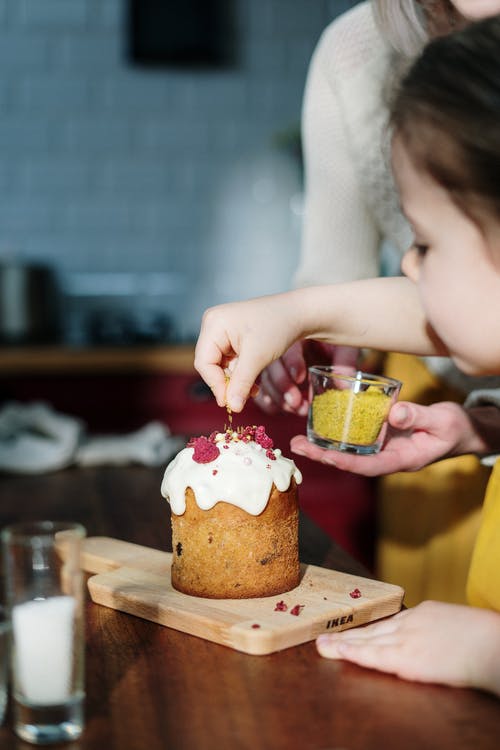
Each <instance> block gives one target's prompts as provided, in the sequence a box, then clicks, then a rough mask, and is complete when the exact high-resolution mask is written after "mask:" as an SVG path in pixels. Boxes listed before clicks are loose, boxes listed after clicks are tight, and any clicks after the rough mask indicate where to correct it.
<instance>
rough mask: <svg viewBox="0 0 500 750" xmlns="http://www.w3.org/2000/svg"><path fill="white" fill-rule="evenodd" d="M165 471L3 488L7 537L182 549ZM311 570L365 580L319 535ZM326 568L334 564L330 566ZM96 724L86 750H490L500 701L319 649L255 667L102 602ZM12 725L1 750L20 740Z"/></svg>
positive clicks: (90, 648) (263, 660) (311, 539)
mask: <svg viewBox="0 0 500 750" xmlns="http://www.w3.org/2000/svg"><path fill="white" fill-rule="evenodd" d="M160 479H161V471H160V470H149V469H143V468H125V469H117V468H114V469H113V468H100V469H86V470H82V469H75V470H73V469H71V470H67V471H63V472H59V473H56V474H52V475H49V476H46V477H5V476H4V477H0V525H1V526H4V525H5V524H7V523H11V522H13V521H19V520H28V519H42V518H50V519H52V520H75V521H80V522H81V523H83V524H84V525H85V526H86V528H87V532H88V534H89V536H91V535H92V536H93V535H101V534H102V535H108V536H113V537H118V538H121V539H126V540H128V541H132V542H137V543H139V544H144V545H149V546H152V547H157V548H160V549H165V550H166V549H169V531H168V523H169V520H168V519H169V513H168V505H167V504H166V503H165V501H164V500H163V499H162V498H161V497H160V493H159V486H160ZM301 544H302V558H303V560H304V561H306V562H311V563H316V564H321V563H323V564H327V565H328V566H329V567H336V568H338V569H342V570H348V571H351V572H354V573H358V574H359V573H361V574H363V571H362V570H361V569H360V566H359V565H357V564H356V563H355V561H354V560H352V559H351V558H349V557H348V556H347V555H346V554H345V553H344V552H343V551H342V550H341V549H340V548H338V547H336V546H335V545H331V544H330V542H329V540H328V539H327V538H325V536H324V535H323V533H322V532H320V531H319V530H317V529H316V527H313V526H312V525H311V524H310V523H307V522H304V524H303V527H302V542H301ZM325 561H326V562H325ZM86 714H87V723H86V728H85V731H84V734H83V736H82V738H81V739H80V740H79V741H77V742H75V743H72V744H68V745H64V746H60V747H68V748H72V749H73V750H90V749H92V750H108V749H109V750H115V749H116V750H129V749H130V750H216V749H217V750H295V749H297V750H402V749H403V748H404V750H417V749H418V750H422V749H423V748H425V750H429V749H430V748H439V750H443V749H447V748H449V749H450V750H460V749H461V748H463V749H464V750H465V749H466V748H467V750H470V748H474V750H486V749H490V748H491V750H493V749H495V750H496V749H497V748H498V747H499V743H500V701H498V700H497V699H496V698H494V697H493V696H490V695H487V694H484V693H481V692H476V691H473V690H462V689H454V688H446V687H440V686H435V685H418V684H413V683H410V682H404V681H402V680H398V679H397V678H396V677H392V676H390V675H384V674H378V673H376V672H373V671H369V670H365V669H362V668H359V667H356V666H354V665H350V664H347V663H342V662H334V661H330V660H327V659H323V658H321V657H320V656H319V655H318V654H317V652H316V649H315V646H314V644H313V643H308V644H305V645H303V646H298V647H295V648H291V649H287V650H285V651H282V652H279V653H276V654H271V655H269V656H248V655H246V654H242V653H238V652H236V651H232V650H231V649H228V648H225V647H223V646H218V645H215V644H213V643H210V642H208V641H204V640H201V639H199V638H195V637H193V636H188V635H185V634H183V633H180V632H177V631H174V630H170V629H168V628H163V627H161V626H159V625H154V624H153V623H150V622H146V621H143V620H140V619H138V618H134V617H131V616H129V615H125V614H122V613H120V612H115V611H113V610H110V609H106V608H104V607H99V606H97V605H94V604H93V603H92V602H90V601H89V602H88V605H87V701H86ZM9 723H10V716H9V715H8V716H7V719H6V722H5V725H4V727H3V728H2V729H0V748H2V750H3V749H4V748H5V749H8V748H16V750H21V749H23V748H29V747H33V746H30V745H27V744H26V743H24V742H21V741H20V740H18V739H17V738H16V737H15V735H14V734H13V733H12V731H11V729H10V727H9Z"/></svg>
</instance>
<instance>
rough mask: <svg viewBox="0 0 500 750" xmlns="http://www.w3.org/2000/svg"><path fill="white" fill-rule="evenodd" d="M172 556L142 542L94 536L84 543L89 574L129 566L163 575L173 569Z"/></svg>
mask: <svg viewBox="0 0 500 750" xmlns="http://www.w3.org/2000/svg"><path fill="white" fill-rule="evenodd" d="M171 560H172V555H171V554H170V553H169V552H161V550H158V549H151V548H150V547H142V546H141V545H140V544H133V543H132V542H125V541H123V540H121V539H112V538H111V537H109V536H91V537H88V538H87V539H85V540H84V542H83V545H82V554H81V566H82V570H84V571H86V572H87V573H108V572H109V571H111V570H116V569H117V568H122V567H127V568H134V569H136V570H144V571H147V572H149V573H158V574H159V575H162V574H164V573H168V572H169V571H170V566H171Z"/></svg>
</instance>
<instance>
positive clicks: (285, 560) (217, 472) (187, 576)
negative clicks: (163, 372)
mask: <svg viewBox="0 0 500 750" xmlns="http://www.w3.org/2000/svg"><path fill="white" fill-rule="evenodd" d="M301 481H302V475H301V473H300V471H299V470H298V468H297V467H296V465H295V463H294V462H293V461H292V460H291V459H289V458H285V457H284V456H283V455H282V453H281V451H280V450H279V449H278V448H274V447H273V441H272V440H271V438H269V436H268V435H267V434H266V432H265V429H264V427H262V426H260V427H255V426H251V427H245V428H239V429H238V430H236V431H234V430H232V429H230V430H227V431H226V432H219V433H212V434H211V435H210V436H209V437H205V436H201V437H197V438H193V439H192V440H190V441H189V443H188V444H187V447H186V448H184V449H183V450H181V451H180V453H178V454H177V456H176V457H175V458H174V459H173V461H171V463H170V464H169V465H168V466H167V468H166V470H165V475H164V478H163V482H162V485H161V493H162V495H163V496H164V497H165V498H166V499H167V500H168V501H169V502H170V507H171V511H172V512H171V517H172V551H173V555H172V585H173V587H174V588H175V589H177V590H178V591H182V592H183V593H185V594H190V595H192V596H201V597H207V598H210V599H245V598H253V597H263V596H274V595H276V594H281V593H284V592H285V591H290V590H291V589H293V588H295V587H296V586H297V585H298V583H299V579H300V566H299V553H298V496H297V494H298V493H297V485H298V484H300V482H301Z"/></svg>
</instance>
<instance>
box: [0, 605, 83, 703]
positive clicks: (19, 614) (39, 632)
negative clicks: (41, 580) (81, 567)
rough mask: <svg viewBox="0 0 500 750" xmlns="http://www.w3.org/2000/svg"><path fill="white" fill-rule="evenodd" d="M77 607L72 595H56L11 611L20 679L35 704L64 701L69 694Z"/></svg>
mask: <svg viewBox="0 0 500 750" xmlns="http://www.w3.org/2000/svg"><path fill="white" fill-rule="evenodd" d="M75 608H76V601H75V599H74V598H73V597H71V596H53V597H50V598H48V599H42V600H34V601H29V602H24V603H23V604H17V605H16V606H15V607H14V608H13V610H12V628H13V635H14V644H15V660H16V677H17V682H18V684H19V688H20V690H21V692H22V693H23V696H24V698H25V699H26V700H27V701H29V702H30V703H32V704H36V705H54V704H57V703H64V702H65V701H66V700H67V699H68V698H69V696H70V692H71V678H72V672H73V633H74V615H75Z"/></svg>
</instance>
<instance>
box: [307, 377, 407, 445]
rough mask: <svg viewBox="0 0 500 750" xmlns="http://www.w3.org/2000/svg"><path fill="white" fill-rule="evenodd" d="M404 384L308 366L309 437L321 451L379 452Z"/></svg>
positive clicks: (389, 379) (381, 378) (393, 380)
mask: <svg viewBox="0 0 500 750" xmlns="http://www.w3.org/2000/svg"><path fill="white" fill-rule="evenodd" d="M401 386H402V383H401V382H400V381H399V380H395V379H394V378H387V377H384V376H383V375H372V374H370V373H367V372H362V371H361V370H358V371H357V372H353V373H352V374H346V372H345V369H344V370H342V369H341V368H336V367H333V366H330V365H325V366H323V365H322V366H319V365H318V366H314V367H309V415H308V420H307V438H308V440H309V441H310V442H311V443H315V444H316V445H319V446H320V447H321V448H329V449H331V450H338V451H347V452H350V453H359V454H370V453H378V452H379V451H380V449H381V448H382V445H383V442H384V438H385V433H386V431H387V417H388V414H389V411H390V409H391V406H392V405H393V404H394V403H395V402H396V401H397V398H398V395H399V391H400V390H401Z"/></svg>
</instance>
